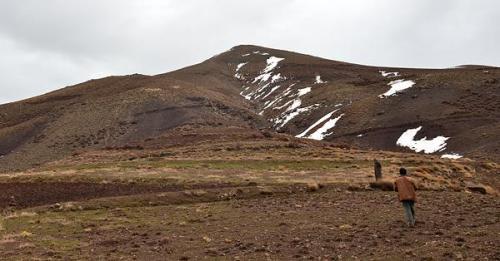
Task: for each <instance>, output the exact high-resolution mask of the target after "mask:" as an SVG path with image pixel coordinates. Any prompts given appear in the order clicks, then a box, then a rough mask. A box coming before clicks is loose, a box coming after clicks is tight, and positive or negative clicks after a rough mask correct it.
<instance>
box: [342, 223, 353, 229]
mask: <svg viewBox="0 0 500 261" xmlns="http://www.w3.org/2000/svg"><path fill="white" fill-rule="evenodd" d="M339 228H340V229H351V228H352V226H351V225H349V224H344V225H340V226H339Z"/></svg>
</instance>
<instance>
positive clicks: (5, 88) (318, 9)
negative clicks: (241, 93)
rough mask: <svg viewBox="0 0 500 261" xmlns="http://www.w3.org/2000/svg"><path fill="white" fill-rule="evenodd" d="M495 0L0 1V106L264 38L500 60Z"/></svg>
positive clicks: (351, 57)
mask: <svg viewBox="0 0 500 261" xmlns="http://www.w3.org/2000/svg"><path fill="white" fill-rule="evenodd" d="M499 10H500V3H499V2H498V1H495V0H477V1H467V0H441V1H431V0H413V1H410V0H408V1H400V0H378V1H365V0H350V1H333V0H313V1H311V0H293V1H290V0H252V1H241V0H203V1H195V0H166V1H161V0H150V1H139V0H130V1H123V0H105V1H103V0H86V1H83V0H75V1H65V0H47V1H37V0H24V1H2V2H0V57H1V59H0V72H1V75H2V77H0V103H4V102H9V101H13V100H18V99H22V98H27V97H30V96H33V95H39V94H41V93H44V92H47V91H50V90H54V89H58V88H61V87H64V86H66V85H69V84H75V83H78V82H81V81H85V80H87V79H90V78H97V77H102V76H106V75H109V74H130V73H136V72H137V73H144V74H157V73H163V72H166V71H169V70H173V69H177V68H180V67H183V66H187V65H190V64H193V63H196V62H199V61H201V60H203V59H206V58H208V57H210V56H212V55H214V54H216V53H219V52H222V51H224V50H226V49H229V48H230V47H232V46H234V45H237V44H242V43H249V44H258V45H265V46H268V47H273V48H282V49H288V50H293V51H297V52H304V53H308V54H313V55H317V56H321V57H325V58H329V59H334V60H343V61H349V62H355V63H360V64H371V65H381V66H395V67H398V66H405V67H450V66H455V65H459V64H472V63H474V64H488V65H497V66H498V65H500V52H498V51H497V45H498V43H499V39H500V31H499V30H500V29H499V27H498V26H495V22H496V21H495V19H497V17H499V15H500V11H499Z"/></svg>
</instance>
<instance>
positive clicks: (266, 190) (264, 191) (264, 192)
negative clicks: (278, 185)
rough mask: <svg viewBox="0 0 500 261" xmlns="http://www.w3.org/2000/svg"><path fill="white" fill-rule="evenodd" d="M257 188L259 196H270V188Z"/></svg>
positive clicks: (271, 192)
mask: <svg viewBox="0 0 500 261" xmlns="http://www.w3.org/2000/svg"><path fill="white" fill-rule="evenodd" d="M258 188H259V193H260V194H261V195H272V194H273V191H272V189H271V188H268V187H258Z"/></svg>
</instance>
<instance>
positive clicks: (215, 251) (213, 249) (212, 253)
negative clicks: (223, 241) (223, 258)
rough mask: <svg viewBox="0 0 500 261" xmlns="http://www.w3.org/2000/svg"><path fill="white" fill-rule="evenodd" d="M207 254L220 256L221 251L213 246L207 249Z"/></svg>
mask: <svg viewBox="0 0 500 261" xmlns="http://www.w3.org/2000/svg"><path fill="white" fill-rule="evenodd" d="M205 254H207V255H208V256H218V255H219V253H218V251H217V249H216V248H215V247H211V248H209V249H207V250H205Z"/></svg>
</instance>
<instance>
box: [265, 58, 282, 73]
mask: <svg viewBox="0 0 500 261" xmlns="http://www.w3.org/2000/svg"><path fill="white" fill-rule="evenodd" d="M284 59H285V58H279V57H276V56H271V57H269V58H267V66H266V68H265V69H264V71H262V72H263V73H268V72H270V71H272V70H274V68H276V66H278V63H279V62H281V61H283V60H284Z"/></svg>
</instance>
